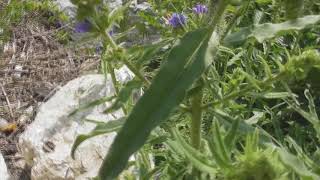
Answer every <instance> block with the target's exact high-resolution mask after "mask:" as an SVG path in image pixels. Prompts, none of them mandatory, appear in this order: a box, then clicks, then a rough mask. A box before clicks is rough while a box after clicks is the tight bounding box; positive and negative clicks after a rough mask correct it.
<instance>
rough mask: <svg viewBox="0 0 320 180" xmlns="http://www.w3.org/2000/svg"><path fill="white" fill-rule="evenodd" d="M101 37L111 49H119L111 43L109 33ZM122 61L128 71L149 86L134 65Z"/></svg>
mask: <svg viewBox="0 0 320 180" xmlns="http://www.w3.org/2000/svg"><path fill="white" fill-rule="evenodd" d="M103 37H104V40H105V41H107V42H108V43H109V44H110V45H111V47H112V48H113V49H115V50H118V49H119V47H118V45H117V44H116V43H115V42H114V41H113V39H112V37H111V36H110V35H109V33H107V32H104V33H103ZM122 61H123V63H124V64H125V65H126V66H127V67H128V68H129V69H130V71H131V72H133V73H134V74H135V75H136V76H137V77H138V78H139V79H140V80H141V81H143V82H144V83H145V85H146V86H149V85H150V82H149V81H148V80H147V79H146V78H145V77H144V76H143V74H142V73H141V72H140V71H139V69H137V68H136V67H135V66H134V65H132V64H131V63H130V62H129V61H128V60H127V59H126V58H123V59H122Z"/></svg>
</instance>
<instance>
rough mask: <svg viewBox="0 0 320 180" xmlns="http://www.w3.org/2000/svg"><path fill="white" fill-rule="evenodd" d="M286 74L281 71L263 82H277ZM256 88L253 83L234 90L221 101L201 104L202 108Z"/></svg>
mask: <svg viewBox="0 0 320 180" xmlns="http://www.w3.org/2000/svg"><path fill="white" fill-rule="evenodd" d="M285 75H286V72H280V73H279V74H278V75H276V76H273V77H271V78H268V79H266V80H264V81H263V82H262V83H261V84H262V85H270V84H272V83H274V82H277V81H279V80H281V79H282V77H283V76H285ZM253 89H254V88H252V86H251V85H249V86H247V87H245V88H243V89H241V90H239V91H236V92H233V93H230V94H229V95H227V96H225V97H224V98H223V99H221V100H219V101H215V102H211V103H208V104H204V105H203V106H201V108H202V109H207V108H210V107H212V106H216V105H219V104H222V103H224V102H226V101H229V100H231V99H234V98H236V97H239V96H243V95H245V94H246V93H248V92H250V91H252V90H253Z"/></svg>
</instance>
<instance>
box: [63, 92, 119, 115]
mask: <svg viewBox="0 0 320 180" xmlns="http://www.w3.org/2000/svg"><path fill="white" fill-rule="evenodd" d="M114 98H115V96H111V97H109V96H108V97H102V98H100V99H97V100H94V101H92V102H90V103H88V104H85V105H83V106H81V107H79V108H77V109H75V110H74V111H72V112H71V113H70V114H69V116H73V115H75V114H76V113H78V112H80V111H83V110H86V109H89V108H91V107H94V106H98V105H100V104H103V103H105V102H107V101H111V100H112V99H114Z"/></svg>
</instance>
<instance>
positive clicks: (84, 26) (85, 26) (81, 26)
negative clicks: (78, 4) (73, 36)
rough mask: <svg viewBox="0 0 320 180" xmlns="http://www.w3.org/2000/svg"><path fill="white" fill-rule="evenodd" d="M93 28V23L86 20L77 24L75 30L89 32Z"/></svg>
mask: <svg viewBox="0 0 320 180" xmlns="http://www.w3.org/2000/svg"><path fill="white" fill-rule="evenodd" d="M91 28H92V24H91V23H90V22H89V21H88V20H84V21H82V22H79V23H77V24H76V25H75V32H77V33H86V32H89V31H90V30H91Z"/></svg>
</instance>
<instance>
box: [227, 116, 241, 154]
mask: <svg viewBox="0 0 320 180" xmlns="http://www.w3.org/2000/svg"><path fill="white" fill-rule="evenodd" d="M239 124H240V118H237V119H235V120H234V121H233V122H232V126H231V128H230V130H229V131H228V133H227V135H226V136H225V138H224V143H225V146H226V148H227V149H228V151H229V152H230V151H231V148H232V146H233V145H234V142H235V140H236V137H237V131H238V128H239Z"/></svg>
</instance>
